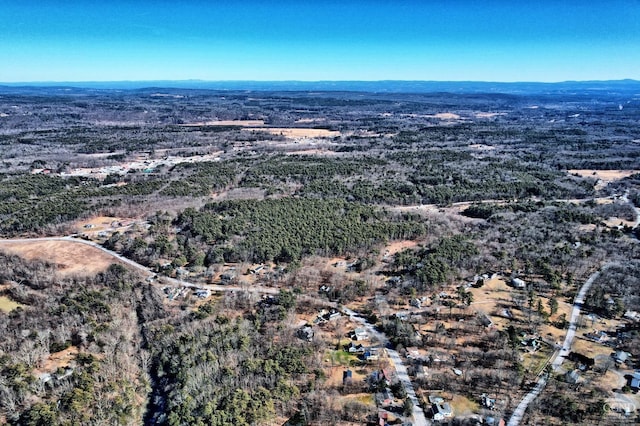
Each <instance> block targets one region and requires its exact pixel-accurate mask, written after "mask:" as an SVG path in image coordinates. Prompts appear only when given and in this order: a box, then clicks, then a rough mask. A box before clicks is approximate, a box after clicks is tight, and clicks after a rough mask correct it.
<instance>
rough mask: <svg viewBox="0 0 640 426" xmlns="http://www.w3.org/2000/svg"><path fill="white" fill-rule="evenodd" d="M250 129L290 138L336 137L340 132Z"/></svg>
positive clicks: (275, 128)
mask: <svg viewBox="0 0 640 426" xmlns="http://www.w3.org/2000/svg"><path fill="white" fill-rule="evenodd" d="M247 130H249V131H254V132H255V131H259V132H267V133H270V134H272V135H280V136H284V137H285V138H289V139H297V138H335V137H337V136H340V132H338V131H336V130H327V129H301V128H296V127H269V128H264V129H247Z"/></svg>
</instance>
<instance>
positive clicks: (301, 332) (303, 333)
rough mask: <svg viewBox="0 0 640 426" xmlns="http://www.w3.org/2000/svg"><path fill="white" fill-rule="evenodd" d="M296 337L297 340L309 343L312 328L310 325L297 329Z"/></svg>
mask: <svg viewBox="0 0 640 426" xmlns="http://www.w3.org/2000/svg"><path fill="white" fill-rule="evenodd" d="M296 335H297V336H298V338H299V339H302V340H306V341H307V342H311V341H312V340H313V336H314V333H313V328H312V327H311V326H310V325H304V326H302V327H301V328H299V329H298V331H297V332H296Z"/></svg>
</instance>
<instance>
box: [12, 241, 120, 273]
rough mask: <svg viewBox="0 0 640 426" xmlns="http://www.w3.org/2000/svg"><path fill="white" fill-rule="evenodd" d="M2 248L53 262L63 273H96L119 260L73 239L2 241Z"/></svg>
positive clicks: (31, 258)
mask: <svg viewBox="0 0 640 426" xmlns="http://www.w3.org/2000/svg"><path fill="white" fill-rule="evenodd" d="M0 249H2V250H4V251H6V252H7V253H11V254H15V255H17V256H20V257H22V258H24V259H27V260H36V259H37V260H42V261H47V262H52V263H54V264H56V265H58V272H59V273H61V274H63V275H76V274H77V275H95V274H97V273H98V272H102V271H104V270H106V269H107V268H108V267H109V266H110V265H111V264H113V263H117V262H118V261H117V259H115V258H114V257H112V256H109V255H108V254H106V253H103V252H102V251H100V250H98V249H97V248H94V247H91V246H88V245H85V244H80V243H74V242H72V241H31V242H22V243H13V242H5V241H2V242H0Z"/></svg>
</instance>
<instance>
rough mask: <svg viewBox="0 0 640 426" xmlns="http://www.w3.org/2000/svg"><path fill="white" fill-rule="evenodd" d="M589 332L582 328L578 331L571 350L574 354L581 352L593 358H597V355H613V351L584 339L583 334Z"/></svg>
mask: <svg viewBox="0 0 640 426" xmlns="http://www.w3.org/2000/svg"><path fill="white" fill-rule="evenodd" d="M587 330H588V329H582V328H581V329H580V330H578V332H577V333H576V338H575V339H574V340H573V344H572V345H571V350H572V351H574V352H580V353H581V354H583V355H586V356H588V357H591V358H595V357H596V356H597V355H607V356H608V355H611V352H613V349H611V348H609V347H607V346H603V345H600V344H598V343H595V342H592V341H590V340H585V339H583V338H582V335H583V333H584V332H586V331H587Z"/></svg>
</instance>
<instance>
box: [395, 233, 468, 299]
mask: <svg viewBox="0 0 640 426" xmlns="http://www.w3.org/2000/svg"><path fill="white" fill-rule="evenodd" d="M477 254H478V249H477V248H476V246H475V245H474V244H473V243H472V242H471V241H469V240H467V239H466V238H465V237H463V236H462V235H456V236H453V237H444V238H442V239H440V240H439V241H438V242H437V243H435V244H434V245H433V246H431V247H428V248H421V249H418V250H412V249H407V250H403V251H401V252H399V253H396V255H395V256H394V259H393V267H394V268H395V269H396V271H397V273H398V274H399V275H402V276H404V278H405V280H404V283H403V286H404V289H405V290H406V291H409V290H410V289H412V288H413V289H415V290H417V291H427V290H432V289H433V288H434V287H435V286H436V285H439V284H444V283H445V282H446V281H447V280H448V279H449V278H450V277H451V275H452V274H453V273H454V272H456V268H463V267H465V266H467V265H468V264H469V263H470V259H471V258H472V257H473V256H475V255H477Z"/></svg>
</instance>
